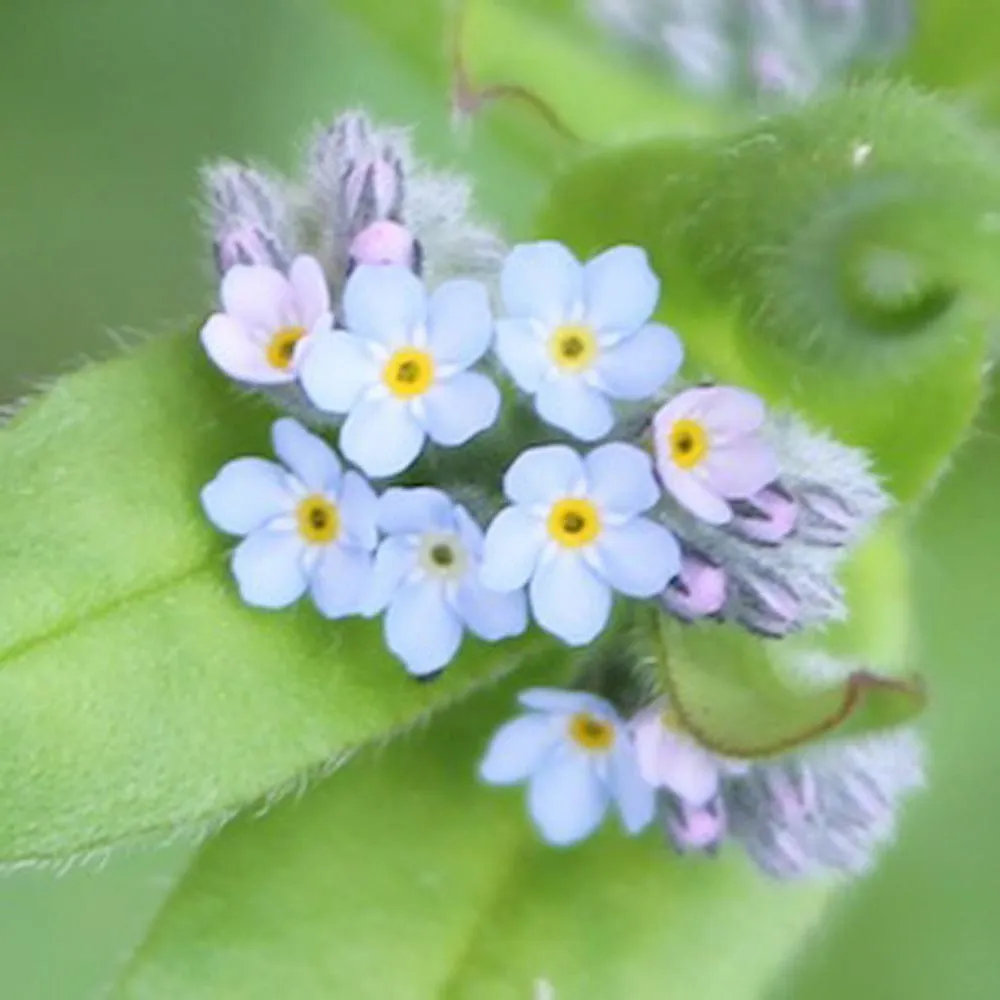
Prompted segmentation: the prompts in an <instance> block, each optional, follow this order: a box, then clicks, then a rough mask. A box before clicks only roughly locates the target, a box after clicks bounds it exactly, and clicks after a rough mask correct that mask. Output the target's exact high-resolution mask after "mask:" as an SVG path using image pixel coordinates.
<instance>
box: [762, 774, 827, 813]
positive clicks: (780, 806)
mask: <svg viewBox="0 0 1000 1000" xmlns="http://www.w3.org/2000/svg"><path fill="white" fill-rule="evenodd" d="M764 785H765V787H766V789H767V791H768V793H769V795H770V796H771V808H772V809H773V810H774V819H775V822H777V823H779V824H781V825H782V826H786V827H788V826H795V825H797V824H800V823H804V822H806V821H807V820H808V819H809V817H810V816H811V815H812V814H813V812H814V811H815V810H816V806H817V793H816V781H815V779H814V778H813V775H812V772H811V771H809V770H808V769H807V768H800V769H798V770H797V772H796V773H795V774H794V775H793V774H792V773H790V771H788V770H785V769H783V768H778V767H771V768H767V769H766V770H765V771H764Z"/></svg>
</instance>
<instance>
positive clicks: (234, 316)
mask: <svg viewBox="0 0 1000 1000" xmlns="http://www.w3.org/2000/svg"><path fill="white" fill-rule="evenodd" d="M222 308H223V311H222V312H218V313H215V314H214V315H213V316H211V317H210V318H209V320H208V322H207V323H206V324H205V325H204V327H202V330H201V342H202V345H203V346H204V348H205V351H206V352H207V353H208V356H209V357H210V358H211V359H212V361H214V362H215V364H216V365H217V366H218V367H219V368H221V369H222V371H224V372H225V373H226V374H227V375H229V376H230V377H231V378H234V379H237V380H238V381H240V382H247V383H249V384H251V385H282V384H287V383H289V382H294V381H295V379H296V377H297V374H298V363H299V360H300V358H301V356H302V351H303V350H304V349H305V347H306V345H307V343H308V342H309V341H310V339H311V338H313V337H314V336H316V334H318V333H321V332H325V331H328V330H330V329H331V328H332V325H333V317H332V315H331V312H330V291H329V289H328V287H327V284H326V278H325V277H324V275H323V269H322V268H321V267H320V264H319V261H318V260H316V258H315V257H309V256H306V255H303V256H300V257H296V258H295V260H294V261H292V266H291V267H290V268H289V271H288V275H287V276H286V275H285V274H283V273H282V272H281V271H279V270H277V269H276V268H273V267H269V266H267V265H264V264H253V265H242V264H237V265H236V266H234V267H231V268H230V269H229V270H228V271H227V272H226V275H225V277H224V278H223V279H222Z"/></svg>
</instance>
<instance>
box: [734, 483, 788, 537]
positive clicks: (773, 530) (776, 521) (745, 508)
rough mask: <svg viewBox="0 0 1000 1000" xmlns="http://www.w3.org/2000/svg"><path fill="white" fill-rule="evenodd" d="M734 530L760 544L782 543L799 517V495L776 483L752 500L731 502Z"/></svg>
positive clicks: (756, 494) (735, 532) (751, 498)
mask: <svg viewBox="0 0 1000 1000" xmlns="http://www.w3.org/2000/svg"><path fill="white" fill-rule="evenodd" d="M730 506H731V507H732V509H733V520H732V521H730V522H729V525H728V527H729V528H730V530H731V531H732V532H733V533H734V534H736V535H739V536H740V538H745V539H746V540H747V541H748V542H756V543H757V544H759V545H779V544H780V543H781V542H783V541H784V540H785V539H786V538H787V537H788V536H789V535H790V534H791V533H792V532H793V531H794V530H795V526H796V524H797V523H798V519H799V507H798V504H797V503H796V502H795V498H794V497H793V496H792V495H791V494H790V493H788V492H787V491H786V490H785V489H784V488H783V487H782V486H781V485H780V484H778V483H772V484H771V485H770V486H765V487H764V489H762V490H760V491H759V492H758V493H755V494H754V495H753V496H752V497H750V498H749V499H748V500H733V501H730Z"/></svg>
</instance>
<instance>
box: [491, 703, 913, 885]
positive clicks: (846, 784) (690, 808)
mask: <svg viewBox="0 0 1000 1000" xmlns="http://www.w3.org/2000/svg"><path fill="white" fill-rule="evenodd" d="M520 701H521V704H522V705H523V707H524V708H525V709H527V711H526V712H525V713H524V714H522V715H520V716H518V717H517V718H515V719H514V720H512V721H511V722H508V723H506V724H505V725H504V726H502V727H501V728H500V729H499V730H498V731H497V732H496V734H495V735H494V736H493V739H492V741H491V742H490V745H489V747H488V749H487V751H486V754H485V756H484V758H483V760H482V762H481V764H480V776H481V777H482V779H483V780H484V781H486V782H488V783H489V784H494V785H516V784H521V783H526V784H527V787H528V810H529V813H530V815H531V818H532V820H533V822H534V823H535V825H536V827H537V828H538V831H539V833H540V834H541V836H542V837H543V838H544V839H545V841H546V842H547V843H550V844H553V845H557V846H566V845H570V844H574V843H577V842H579V841H581V840H583V839H585V838H586V837H588V836H589V835H590V834H592V833H593V832H594V831H595V830H596V829H597V828H598V826H600V824H601V822H602V821H603V820H604V818H605V817H606V815H607V812H608V810H609V808H611V807H614V809H615V811H616V812H617V813H618V815H619V817H620V820H621V823H622V825H623V827H624V828H625V830H626V832H628V833H631V834H636V833H638V832H640V831H642V830H643V829H645V828H646V827H647V826H648V825H649V824H650V823H652V821H653V820H654V818H655V816H656V815H657V814H659V816H660V817H661V821H662V824H663V828H664V832H665V834H666V836H667V838H668V840H669V842H670V843H671V844H672V845H673V847H674V848H675V850H677V851H678V852H679V853H682V854H689V853H699V854H710V855H714V854H716V853H717V852H718V851H719V849H720V848H721V847H722V845H723V843H724V842H726V840H727V838H728V839H730V840H732V842H734V843H735V844H737V845H738V846H740V847H742V848H743V850H745V851H746V853H747V855H748V856H749V857H750V859H751V860H752V861H753V862H754V863H755V864H756V865H757V866H758V867H759V868H760V869H761V871H762V872H764V873H765V874H767V875H769V876H771V877H773V878H779V879H794V878H805V877H814V876H819V875H822V874H824V873H834V874H843V875H853V874H859V873H862V872H864V871H866V870H867V869H868V868H869V867H870V866H871V864H872V862H873V861H874V858H875V855H876V852H877V850H878V848H879V847H880V846H882V845H883V844H885V843H886V842H887V841H889V840H890V839H891V838H892V836H893V834H894V832H895V827H896V815H897V810H898V807H899V804H900V802H901V801H902V799H903V798H904V797H905V796H906V795H907V794H909V793H910V792H912V791H914V790H916V789H918V788H920V787H921V786H922V784H923V780H924V779H923V764H922V751H921V745H920V743H919V741H918V740H917V738H916V737H915V735H914V734H913V733H912V732H910V731H902V732H896V733H892V734H889V735H886V736H882V737H877V738H876V737H869V738H868V739H865V740H861V741H854V742H846V743H832V744H829V745H826V746H823V747H820V748H816V749H812V750H807V751H805V752H802V753H798V754H793V755H788V756H785V757H782V758H778V759H775V760H771V761H757V762H751V761H743V760H729V759H725V758H722V757H719V756H717V755H716V754H714V753H712V752H711V751H710V750H707V749H706V748H705V747H703V746H701V745H700V744H699V743H698V742H697V741H696V740H695V738H694V737H693V736H691V735H690V734H689V733H687V732H686V731H685V730H684V727H683V725H682V723H681V721H680V719H679V718H678V717H677V714H676V713H675V712H673V711H672V710H671V706H670V705H669V703H668V702H667V701H666V699H659V700H658V701H656V702H654V703H652V704H650V705H648V706H646V707H645V708H643V709H642V710H641V711H639V712H638V713H637V714H636V715H635V716H634V717H633V718H631V719H630V720H624V719H623V718H622V717H621V716H620V714H619V713H618V711H617V710H616V709H615V707H614V706H613V705H611V704H610V703H609V702H608V701H606V700H604V699H603V698H598V697H596V696H595V695H593V694H588V693H585V692H581V691H558V690H549V689H532V690H528V691H525V692H524V693H523V694H522V695H521V697H520Z"/></svg>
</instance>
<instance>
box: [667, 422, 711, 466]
mask: <svg viewBox="0 0 1000 1000" xmlns="http://www.w3.org/2000/svg"><path fill="white" fill-rule="evenodd" d="M669 437H670V458H671V460H672V461H673V463H674V465H679V466H680V467H681V468H682V469H693V468H694V467H695V466H696V465H698V464H699V463H700V462H702V461H704V458H705V455H706V454H707V453H708V435H707V434H706V433H705V428H704V427H702V425H701V424H699V423H698V421H697V420H678V421H677V422H676V423H675V424H674V425H673V427H671V428H670V435H669Z"/></svg>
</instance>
